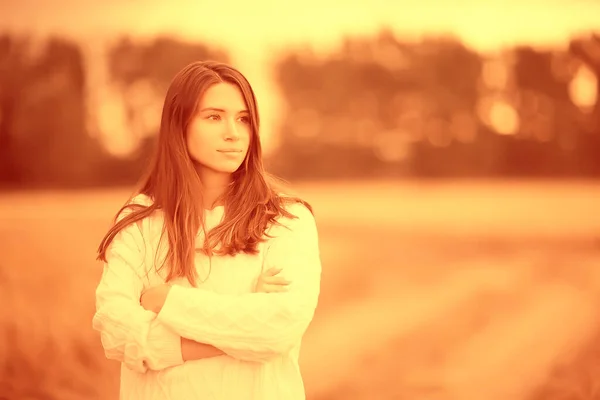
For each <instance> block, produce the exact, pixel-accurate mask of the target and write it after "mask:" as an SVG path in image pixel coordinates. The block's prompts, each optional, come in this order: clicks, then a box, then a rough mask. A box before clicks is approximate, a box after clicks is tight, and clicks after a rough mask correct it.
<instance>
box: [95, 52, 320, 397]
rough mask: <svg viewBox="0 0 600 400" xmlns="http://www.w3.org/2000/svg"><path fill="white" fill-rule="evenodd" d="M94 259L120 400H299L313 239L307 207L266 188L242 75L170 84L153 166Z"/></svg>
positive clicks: (187, 71)
mask: <svg viewBox="0 0 600 400" xmlns="http://www.w3.org/2000/svg"><path fill="white" fill-rule="evenodd" d="M98 259H99V260H102V261H104V270H103V274H102V278H101V280H100V283H99V285H98V287H97V290H96V313H95V315H94V318H93V327H94V329H96V330H97V331H99V332H100V335H101V339H102V345H103V347H104V350H105V354H106V357H107V358H109V359H114V360H118V361H120V362H121V363H122V364H121V385H120V392H121V395H120V399H121V400H142V399H143V400H184V399H185V400H207V399H222V400H233V399H235V400H252V399H256V400H270V399H273V400H275V399H277V400H282V399H285V400H296V399H304V398H305V394H304V386H303V382H302V378H301V375H300V371H299V367H298V355H299V350H300V343H301V339H302V336H303V334H304V332H305V331H306V329H307V327H308V325H309V323H310V322H311V320H312V318H313V314H314V312H315V308H316V306H317V301H318V297H319V291H320V276H321V263H320V256H319V246H318V237H317V229H316V224H315V220H314V218H313V215H312V212H311V209H310V206H308V204H306V203H305V202H304V201H302V200H300V199H298V198H295V197H290V196H285V195H283V194H282V193H280V192H279V191H278V190H277V189H276V188H275V186H274V184H272V183H270V182H269V181H268V180H267V175H266V173H265V172H264V169H263V164H262V158H261V145H260V139H259V117H258V111H257V105H256V99H255V97H254V93H253V91H252V88H251V86H250V84H249V83H248V81H247V80H246V79H245V77H244V76H243V75H242V74H241V73H240V72H238V71H237V70H235V69H234V68H232V67H230V66H227V65H224V64H221V63H216V62H197V63H193V64H191V65H188V66H187V67H185V68H184V69H183V70H182V71H180V72H179V73H178V74H177V76H175V78H174V80H173V81H172V83H171V85H170V87H169V89H168V91H167V95H166V99H165V103H164V108H163V113H162V120H161V127H160V134H159V137H158V148H157V152H156V157H155V159H154V161H153V162H152V164H151V166H150V169H149V171H148V173H147V175H146V177H145V178H144V179H143V180H142V185H141V188H140V189H139V191H138V192H137V193H136V194H135V195H134V196H133V197H132V199H130V201H129V202H128V203H127V204H126V205H125V206H124V207H123V208H122V209H121V210H120V211H119V213H118V214H117V218H116V221H115V224H114V226H113V227H112V228H111V229H110V230H109V231H108V233H107V235H106V236H105V238H104V240H103V241H102V243H101V245H100V248H99V255H98Z"/></svg>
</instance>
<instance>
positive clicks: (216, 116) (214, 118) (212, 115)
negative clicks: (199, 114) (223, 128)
mask: <svg viewBox="0 0 600 400" xmlns="http://www.w3.org/2000/svg"><path fill="white" fill-rule="evenodd" d="M207 118H208V119H210V120H211V121H218V120H219V119H220V118H221V116H220V115H218V114H211V115H209V116H208V117H207Z"/></svg>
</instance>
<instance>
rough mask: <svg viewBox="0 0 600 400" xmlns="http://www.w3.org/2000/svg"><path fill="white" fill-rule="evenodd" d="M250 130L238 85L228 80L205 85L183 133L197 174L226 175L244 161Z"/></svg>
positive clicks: (203, 175)
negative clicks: (206, 86) (202, 94)
mask: <svg viewBox="0 0 600 400" xmlns="http://www.w3.org/2000/svg"><path fill="white" fill-rule="evenodd" d="M251 134H252V128H251V126H250V114H249V112H248V108H247V107H246V102H245V101H244V97H243V95H242V92H241V91H240V89H239V88H238V87H237V86H236V85H233V84H230V83H217V84H214V85H212V86H211V87H209V88H208V90H207V91H206V93H205V94H204V96H203V97H202V99H200V104H199V105H198V110H197V111H196V114H195V115H194V117H193V118H192V120H191V121H190V124H189V125H188V130H187V137H186V141H187V149H188V153H189V155H190V157H191V158H192V160H193V161H194V162H195V163H196V165H197V169H198V173H199V174H200V177H201V178H202V177H208V176H218V175H222V176H223V177H227V178H228V177H229V176H230V175H231V174H232V173H233V172H235V171H236V170H237V169H238V168H239V167H240V165H241V164H242V163H243V162H244V159H245V158H246V154H247V153H248V148H249V145H250V136H251ZM211 179H212V178H211Z"/></svg>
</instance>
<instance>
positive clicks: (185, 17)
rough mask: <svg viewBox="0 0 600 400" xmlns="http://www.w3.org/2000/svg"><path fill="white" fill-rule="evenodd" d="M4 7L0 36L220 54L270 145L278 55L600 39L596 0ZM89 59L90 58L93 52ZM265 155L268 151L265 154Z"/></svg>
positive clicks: (133, 1)
mask: <svg viewBox="0 0 600 400" xmlns="http://www.w3.org/2000/svg"><path fill="white" fill-rule="evenodd" d="M283 4H284V2H283V1H275V0H254V1H251V2H250V1H247V0H237V1H236V0H222V1H214V0H213V1H202V0H173V1H171V2H170V3H169V2H167V1H165V0H103V1H101V0H45V1H44V0H0V31H2V30H9V31H14V32H28V33H36V34H39V35H42V36H44V35H46V34H48V33H58V34H62V35H65V36H68V37H74V38H77V39H79V40H80V41H82V42H83V43H84V44H85V43H88V46H89V47H92V48H93V47H94V46H99V45H101V44H102V43H103V41H106V40H111V38H115V37H118V36H121V35H123V34H127V35H130V36H134V37H138V38H141V39H143V38H150V37H152V36H155V35H156V34H159V33H168V34H172V35H174V36H178V37H180V38H182V39H198V40H202V41H205V42H208V43H210V44H213V45H215V46H223V47H225V48H227V50H229V51H230V52H231V53H232V56H233V57H232V63H233V64H234V65H235V66H236V67H238V68H239V69H240V70H241V71H242V72H243V73H244V74H245V75H246V76H247V77H248V79H249V80H250V81H251V83H252V84H253V86H254V88H255V91H256V93H257V97H258V98H259V102H261V103H262V105H263V107H262V114H263V120H264V121H265V122H266V124H265V125H266V131H267V132H266V135H267V136H269V132H268V131H269V126H271V127H272V126H274V125H276V123H277V115H280V114H281V108H280V104H281V99H280V98H279V97H278V94H277V89H276V87H275V86H274V83H273V81H272V79H271V76H272V75H271V70H270V69H269V67H268V65H269V64H270V62H271V60H272V57H273V56H274V55H277V54H278V50H279V49H282V48H289V47H290V46H294V45H302V44H309V45H310V46H311V47H312V48H313V50H315V51H317V52H324V53H326V52H328V51H330V50H333V49H335V47H337V46H338V45H339V43H340V42H341V40H342V39H343V37H344V35H363V34H367V35H368V34H373V33H376V32H377V31H378V30H379V29H381V27H382V26H388V27H390V28H392V30H393V31H394V32H396V34H398V35H402V36H404V37H405V38H406V37H408V38H415V39H417V38H418V37H419V36H421V35H424V34H440V33H450V34H452V35H455V36H457V37H459V38H460V39H461V40H463V41H464V42H465V43H466V44H467V45H469V46H471V47H473V48H475V49H476V50H479V51H484V52H490V51H495V50H498V49H500V48H502V47H504V46H509V45H513V44H515V43H519V42H527V43H529V44H533V45H538V46H545V45H564V44H565V43H566V41H567V40H568V38H569V37H570V36H571V35H573V34H577V33H581V32H584V33H585V32H589V31H591V30H597V31H600V1H595V0H570V1H569V0H480V1H476V0H454V1H449V0H420V1H418V2H417V1H414V0H369V1H367V0H303V1H302V2H290V3H289V4H287V5H285V6H284V5H283ZM91 50H93V49H91ZM267 148H268V146H267Z"/></svg>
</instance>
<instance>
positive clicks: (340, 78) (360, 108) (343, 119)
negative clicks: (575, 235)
mask: <svg viewBox="0 0 600 400" xmlns="http://www.w3.org/2000/svg"><path fill="white" fill-rule="evenodd" d="M586 73H587V75H586ZM586 78H587V79H586ZM278 81H279V84H280V86H281V88H282V91H283V92H284V94H285V97H286V99H287V100H288V102H289V109H288V110H289V111H288V115H287V116H286V118H285V119H284V121H285V122H284V126H283V127H282V130H283V132H284V133H285V135H284V136H283V143H282V148H281V152H280V153H279V154H278V155H277V157H276V158H275V159H274V160H272V163H273V165H275V166H276V167H277V169H279V170H281V171H283V172H284V175H286V176H290V177H294V178H302V177H310V178H313V177H323V178H336V177H346V176H361V177H365V178H366V177H381V176H385V177H402V176H411V177H422V178H425V177H553V178H557V177H584V178H591V177H594V178H596V177H599V176H600V157H599V156H598V154H600V37H599V36H593V35H592V36H590V37H584V38H573V40H572V41H571V44H570V46H569V48H568V49H566V50H565V49H554V50H552V49H545V50H542V49H536V48H533V47H529V46H519V47H516V48H512V49H507V50H505V51H503V52H501V53H498V54H478V53H476V52H474V51H473V50H471V49H469V48H467V47H465V46H464V45H463V44H462V43H461V42H460V41H458V40H455V39H453V38H449V37H438V38H428V39H424V40H423V41H421V42H417V43H414V42H412V43H409V42H402V41H399V40H397V39H396V38H395V37H394V35H392V34H391V33H390V32H387V31H382V32H381V34H380V35H379V36H378V37H377V38H374V39H373V38H369V39H364V38H359V39H351V38H349V39H347V40H346V42H345V46H344V47H343V49H342V50H341V51H340V52H338V53H337V54H333V55H331V56H329V57H325V58H323V57H321V58H319V57H317V56H316V55H315V54H313V53H312V52H310V51H304V52H299V53H295V54H289V55H288V56H287V57H286V58H284V59H283V60H282V61H281V64H280V65H279V68H278ZM594 95H595V97H594ZM577 103H579V104H577Z"/></svg>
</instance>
